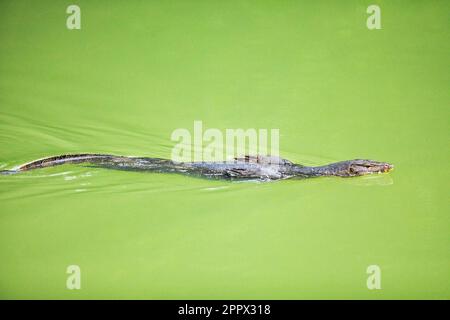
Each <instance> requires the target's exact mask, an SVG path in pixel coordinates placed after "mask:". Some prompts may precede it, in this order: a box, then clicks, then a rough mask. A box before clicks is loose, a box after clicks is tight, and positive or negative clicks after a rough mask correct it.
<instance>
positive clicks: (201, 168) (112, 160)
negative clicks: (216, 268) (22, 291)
mask: <svg viewBox="0 0 450 320" xmlns="http://www.w3.org/2000/svg"><path fill="white" fill-rule="evenodd" d="M68 163H73V164H77V163H87V164H91V165H93V166H95V167H103V168H110V169H119V170H134V171H151V172H171V173H182V174H186V175H195V176H201V177H206V178H215V179H231V180H261V181H267V180H280V179H289V178H303V179H304V178H313V177H322V176H338V177H356V176H362V175H367V174H376V173H385V172H389V171H390V170H392V169H393V165H391V164H389V163H386V162H378V161H373V160H361V159H356V160H347V161H341V162H336V163H331V164H328V165H324V166H318V167H307V166H302V165H299V164H294V163H292V162H290V161H289V160H285V159H281V158H278V157H270V156H245V157H244V158H236V159H234V160H233V161H228V162H174V161H171V160H167V159H159V158H145V157H144V158H140V157H126V156H115V155H109V154H67V155H61V156H55V157H48V158H44V159H39V160H35V161H32V162H29V163H26V164H24V165H21V166H19V167H17V168H15V169H12V170H3V171H0V172H1V173H2V174H14V173H19V172H23V171H29V170H33V169H39V168H46V167H52V166H57V165H61V164H68Z"/></svg>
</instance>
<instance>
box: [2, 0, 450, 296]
mask: <svg viewBox="0 0 450 320" xmlns="http://www.w3.org/2000/svg"><path fill="white" fill-rule="evenodd" d="M72 3H73V2H69V1H1V3H0V167H3V168H9V167H12V166H14V165H18V164H21V163H24V162H27V161H30V160H33V159H36V158H40V157H45V156H48V155H54V154H62V153H74V152H105V153H114V154H124V155H140V156H152V157H170V154H171V149H172V147H173V145H174V142H172V141H170V135H171V133H172V131H173V130H175V129H176V128H188V129H190V130H192V126H193V121H194V120H202V121H203V123H204V125H205V127H207V128H208V127H209V128H219V129H225V128H256V129H258V128H267V129H270V128H279V129H280V134H281V136H280V149H281V150H280V152H281V155H282V156H283V157H284V158H288V159H290V160H292V161H295V162H298V163H304V164H307V165H320V164H325V163H328V162H333V161H338V160H345V159H352V158H360V157H362V158H371V159H375V160H381V161H388V162H391V163H393V164H394V165H395V171H394V172H393V173H392V174H388V175H380V176H372V177H362V178H355V179H340V178H318V179H312V180H302V181H299V180H296V181H294V180H291V181H280V182H274V183H266V184H261V183H230V182H226V181H208V180H203V179H196V178H189V177H184V176H179V175H167V174H166V175H164V174H146V173H137V172H122V171H114V170H111V171H108V170H104V169H93V168H88V167H85V166H75V165H71V166H70V165H67V166H61V167H55V168H48V169H43V170H36V171H33V172H29V173H24V174H20V175H13V176H1V177H0V298H4V299H16V298H44V299H47V298H64V299H78V298H146V299H166V298H167V299H168V298H171V299H176V298H191V299H196V298H209V299H214V298H224V299H226V298H235V299H259V298H264V299H304V298H308V299H317V298H331V299H337V298H345V299H346V298H352V299H355V298H359V299H391V298H401V299H409V298H426V299H428V298H439V299H448V298H450V287H449V275H450V273H449V266H450V265H449V264H450V251H449V245H450V237H449V231H450V230H449V226H450V224H449V222H450V221H449V217H448V213H449V211H448V208H449V198H448V187H449V182H448V181H449V165H448V163H449V116H450V114H449V102H450V97H449V94H450V91H449V87H448V86H449V74H450V73H449V71H450V70H449V54H450V41H449V40H450V39H449V31H450V29H449V21H450V2H449V1H376V4H378V5H380V7H381V19H382V20H381V23H382V29H381V30H368V29H367V27H366V19H367V17H368V14H367V13H366V9H367V7H368V5H370V4H373V3H374V2H373V1H279V0H273V1H245V0H244V1H243V0H239V1H219V0H217V1H126V2H124V1H76V4H78V5H79V6H80V7H81V30H68V29H67V28H66V18H67V16H68V15H67V14H66V8H67V6H68V5H70V4H72ZM71 264H75V265H79V266H80V268H81V286H82V288H81V290H68V289H66V279H67V276H68V275H67V274H66V268H67V266H68V265H71ZM372 264H375V265H378V266H380V268H381V272H382V280H381V286H382V289H381V290H368V289H367V287H366V279H367V276H368V275H367V274H366V268H367V267H368V266H369V265H372Z"/></svg>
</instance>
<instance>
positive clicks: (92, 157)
mask: <svg viewBox="0 0 450 320" xmlns="http://www.w3.org/2000/svg"><path fill="white" fill-rule="evenodd" d="M123 158H125V157H121V156H114V155H110V154H95V153H83V154H63V155H59V156H52V157H47V158H43V159H38V160H34V161H32V162H28V163H25V164H23V165H21V166H19V167H16V168H14V169H10V170H1V171H0V173H1V174H14V173H19V172H22V171H28V170H32V169H39V168H46V167H53V166H58V165H61V164H66V163H83V162H90V163H99V162H102V161H105V160H115V159H123Z"/></svg>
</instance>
